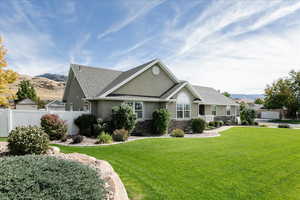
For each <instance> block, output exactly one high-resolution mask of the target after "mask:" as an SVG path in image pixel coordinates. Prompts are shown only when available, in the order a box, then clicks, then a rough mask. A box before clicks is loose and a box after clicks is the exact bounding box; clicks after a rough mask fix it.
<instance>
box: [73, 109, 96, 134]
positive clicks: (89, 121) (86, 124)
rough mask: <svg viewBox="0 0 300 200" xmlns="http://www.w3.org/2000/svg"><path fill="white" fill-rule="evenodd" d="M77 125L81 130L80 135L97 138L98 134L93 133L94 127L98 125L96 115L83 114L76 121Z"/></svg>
mask: <svg viewBox="0 0 300 200" xmlns="http://www.w3.org/2000/svg"><path fill="white" fill-rule="evenodd" d="M74 123H75V125H76V126H77V127H78V128H79V134H80V135H84V136H87V137H92V136H95V137H96V136H97V134H99V132H98V133H95V132H94V131H93V125H94V124H96V123H97V119H96V116H95V115H92V114H83V115H81V116H79V117H78V118H77V119H75V120H74Z"/></svg>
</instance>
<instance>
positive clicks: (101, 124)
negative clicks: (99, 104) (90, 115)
mask: <svg viewBox="0 0 300 200" xmlns="http://www.w3.org/2000/svg"><path fill="white" fill-rule="evenodd" d="M109 125H110V123H109V122H107V121H103V120H102V119H97V120H96V123H95V124H94V125H93V131H94V132H95V133H102V132H109V133H110V127H109Z"/></svg>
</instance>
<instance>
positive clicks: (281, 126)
mask: <svg viewBox="0 0 300 200" xmlns="http://www.w3.org/2000/svg"><path fill="white" fill-rule="evenodd" d="M278 128H291V127H290V125H288V124H279V125H278Z"/></svg>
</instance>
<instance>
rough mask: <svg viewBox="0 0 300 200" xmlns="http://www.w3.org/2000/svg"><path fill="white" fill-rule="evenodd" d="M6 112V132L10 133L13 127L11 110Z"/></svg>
mask: <svg viewBox="0 0 300 200" xmlns="http://www.w3.org/2000/svg"><path fill="white" fill-rule="evenodd" d="M7 111H8V112H7V128H8V132H10V131H11V130H12V127H13V120H12V110H11V109H8V110H7Z"/></svg>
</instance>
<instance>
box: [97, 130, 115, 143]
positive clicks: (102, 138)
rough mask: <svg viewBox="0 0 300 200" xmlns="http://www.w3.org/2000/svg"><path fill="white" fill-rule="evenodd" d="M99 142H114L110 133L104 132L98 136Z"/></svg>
mask: <svg viewBox="0 0 300 200" xmlns="http://www.w3.org/2000/svg"><path fill="white" fill-rule="evenodd" d="M97 140H98V141H97V143H99V144H110V143H112V137H111V135H110V134H108V133H105V132H102V133H101V134H99V135H98V137H97Z"/></svg>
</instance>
